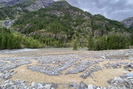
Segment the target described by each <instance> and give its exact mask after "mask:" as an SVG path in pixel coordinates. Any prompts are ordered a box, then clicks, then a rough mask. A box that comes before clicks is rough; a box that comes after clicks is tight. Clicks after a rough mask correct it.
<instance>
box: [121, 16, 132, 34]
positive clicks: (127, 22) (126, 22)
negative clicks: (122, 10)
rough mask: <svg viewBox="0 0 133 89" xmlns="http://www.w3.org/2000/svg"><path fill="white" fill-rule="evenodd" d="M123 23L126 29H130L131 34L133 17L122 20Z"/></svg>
mask: <svg viewBox="0 0 133 89" xmlns="http://www.w3.org/2000/svg"><path fill="white" fill-rule="evenodd" d="M121 23H122V24H123V25H124V26H125V27H127V28H129V30H130V31H131V32H133V17H129V18H126V19H124V20H122V21H121Z"/></svg>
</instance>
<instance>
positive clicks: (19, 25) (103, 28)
mask: <svg viewBox="0 0 133 89" xmlns="http://www.w3.org/2000/svg"><path fill="white" fill-rule="evenodd" d="M34 1H35V0H32V1H30V2H29V3H27V4H21V3H19V4H16V5H13V6H11V7H5V8H1V9H0V13H1V14H0V18H1V19H3V18H6V17H10V18H12V19H14V18H15V17H16V16H17V17H18V19H17V20H16V21H15V23H14V24H13V26H12V28H13V29H15V30H16V31H19V33H15V32H16V31H15V32H12V31H10V30H9V32H8V31H6V30H5V31H6V32H4V31H3V30H1V31H2V32H4V34H5V37H3V36H4V35H2V34H1V43H2V44H1V45H2V46H1V49H5V48H8V49H12V48H23V47H30V48H36V47H73V50H77V49H78V47H88V50H107V49H123V48H127V47H128V46H129V44H133V41H132V40H131V39H130V37H127V35H125V34H130V33H129V31H128V29H127V28H125V27H124V26H123V25H122V24H121V23H120V22H118V21H114V20H110V19H107V18H105V17H104V16H102V15H99V14H98V15H91V14H90V13H88V12H84V11H82V10H81V9H79V8H76V7H73V6H71V5H70V4H69V3H67V2H66V1H64V0H61V1H57V2H54V3H53V4H51V5H50V6H48V7H46V8H43V9H40V10H38V11H32V12H28V11H27V10H26V9H24V7H27V6H28V5H29V4H31V3H33V2H34ZM16 6H19V7H22V9H21V10H13V11H12V12H10V13H9V11H10V10H12V9H13V8H15V7H16ZM8 8H9V9H8ZM10 8H11V9H10ZM2 9H3V10H4V11H6V15H3V11H2ZM16 13H17V14H16ZM22 13H23V14H22ZM24 13H26V14H24ZM19 14H20V16H19ZM2 29H5V28H2ZM20 33H21V34H20ZM6 34H8V36H7V37H6ZM16 34H19V35H17V36H16ZM22 34H24V36H23V35H22ZM7 38H9V39H8V40H7ZM131 38H132V37H131ZM5 39H6V40H7V41H6V42H5V41H4V40H5ZM15 40H16V41H15ZM13 41H15V42H16V43H13ZM13 44H15V45H13Z"/></svg>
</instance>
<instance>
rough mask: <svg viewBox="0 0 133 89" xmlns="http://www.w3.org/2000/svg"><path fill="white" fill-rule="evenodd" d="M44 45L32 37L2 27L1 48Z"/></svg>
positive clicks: (0, 33)
mask: <svg viewBox="0 0 133 89" xmlns="http://www.w3.org/2000/svg"><path fill="white" fill-rule="evenodd" d="M41 46H44V45H43V44H41V43H40V42H39V41H37V40H34V39H33V38H32V37H25V36H23V35H22V34H20V33H17V32H14V31H13V30H12V31H11V30H10V29H7V28H0V49H20V48H25V47H28V48H36V47H41Z"/></svg>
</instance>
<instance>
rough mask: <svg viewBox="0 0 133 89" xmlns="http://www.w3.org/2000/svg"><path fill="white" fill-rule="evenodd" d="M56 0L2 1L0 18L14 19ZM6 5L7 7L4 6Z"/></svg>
mask: <svg viewBox="0 0 133 89" xmlns="http://www.w3.org/2000/svg"><path fill="white" fill-rule="evenodd" d="M53 2H54V0H11V1H9V2H5V3H0V5H1V6H0V7H1V8H0V19H2V20H3V19H5V18H6V17H8V18H9V19H14V18H16V17H18V16H20V15H22V14H24V13H27V12H30V11H37V10H39V9H41V8H45V7H47V6H49V5H50V4H51V3H53ZM2 5H3V6H4V5H6V6H5V7H3V6H2Z"/></svg>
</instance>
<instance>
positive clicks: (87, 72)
mask: <svg viewBox="0 0 133 89" xmlns="http://www.w3.org/2000/svg"><path fill="white" fill-rule="evenodd" d="M99 70H102V68H101V67H100V66H98V65H94V66H93V67H92V68H91V69H89V70H88V71H86V72H85V73H83V74H82V75H80V77H81V78H83V79H86V78H87V77H88V76H90V77H92V78H93V72H96V71H99Z"/></svg>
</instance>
